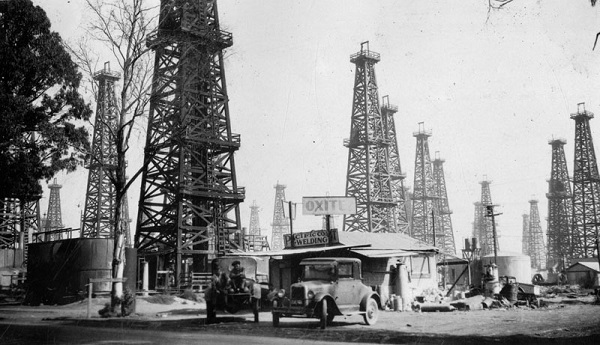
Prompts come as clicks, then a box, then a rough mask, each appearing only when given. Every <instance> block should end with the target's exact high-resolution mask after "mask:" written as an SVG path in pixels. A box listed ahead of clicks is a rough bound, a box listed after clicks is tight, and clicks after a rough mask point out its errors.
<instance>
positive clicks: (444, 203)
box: [433, 152, 456, 255]
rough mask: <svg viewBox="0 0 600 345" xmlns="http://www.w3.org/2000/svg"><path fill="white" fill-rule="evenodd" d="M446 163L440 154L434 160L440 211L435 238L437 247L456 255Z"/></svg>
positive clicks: (435, 183)
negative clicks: (445, 172) (445, 173)
mask: <svg viewBox="0 0 600 345" xmlns="http://www.w3.org/2000/svg"><path fill="white" fill-rule="evenodd" d="M444 162H445V160H443V159H441V158H440V157H439V152H436V153H435V159H434V160H433V181H434V191H435V195H436V197H437V198H438V199H437V200H436V201H437V204H438V205H437V209H438V210H439V218H438V219H439V223H438V224H436V225H435V227H436V230H435V237H436V241H435V242H436V245H437V246H438V247H440V248H441V249H442V251H443V252H445V253H448V254H452V255H455V254H456V245H455V242H454V231H453V229H452V218H451V216H450V215H451V214H452V210H450V206H449V203H448V192H447V189H446V178H445V176H444Z"/></svg>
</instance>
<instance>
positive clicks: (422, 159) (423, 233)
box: [411, 123, 440, 246]
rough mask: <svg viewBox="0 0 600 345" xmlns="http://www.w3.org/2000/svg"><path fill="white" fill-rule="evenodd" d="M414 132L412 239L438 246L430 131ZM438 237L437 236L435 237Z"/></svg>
mask: <svg viewBox="0 0 600 345" xmlns="http://www.w3.org/2000/svg"><path fill="white" fill-rule="evenodd" d="M422 125H423V123H420V124H419V127H420V128H419V131H418V132H414V133H413V136H414V137H415V138H417V148H416V154H415V179H414V184H413V195H412V235H411V236H412V237H414V238H416V239H418V240H421V241H424V242H427V243H430V244H433V243H435V245H436V246H439V244H438V243H437V242H436V241H435V240H434V231H435V232H436V233H437V231H438V230H439V224H440V220H439V219H440V218H439V209H438V198H437V195H436V191H435V183H434V179H433V170H432V164H431V157H430V155H429V141H428V138H429V137H430V136H431V132H430V131H426V130H425V129H424V128H422V127H423V126H422ZM434 227H435V228H434ZM436 237H438V236H436Z"/></svg>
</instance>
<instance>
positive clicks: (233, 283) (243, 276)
mask: <svg viewBox="0 0 600 345" xmlns="http://www.w3.org/2000/svg"><path fill="white" fill-rule="evenodd" d="M212 273H213V275H212V279H211V283H210V286H209V287H208V288H207V289H206V290H205V291H204V297H205V299H206V317H207V319H208V320H209V322H211V321H214V320H215V319H216V316H217V310H222V311H227V312H228V313H230V314H234V313H236V312H238V311H239V310H242V309H252V312H253V313H254V322H258V321H259V320H258V319H259V317H258V315H259V310H260V305H261V304H260V300H261V297H262V295H263V293H262V290H267V287H266V284H267V283H266V282H263V283H261V282H260V281H259V280H262V279H261V278H262V277H261V276H260V274H258V272H257V261H256V259H255V258H252V257H220V258H216V259H213V261H212ZM263 285H264V286H263Z"/></svg>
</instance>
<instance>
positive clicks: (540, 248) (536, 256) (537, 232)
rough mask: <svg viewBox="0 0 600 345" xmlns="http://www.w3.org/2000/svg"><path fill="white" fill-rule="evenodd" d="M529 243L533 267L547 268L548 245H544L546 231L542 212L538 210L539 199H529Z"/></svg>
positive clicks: (529, 253) (538, 268)
mask: <svg viewBox="0 0 600 345" xmlns="http://www.w3.org/2000/svg"><path fill="white" fill-rule="evenodd" d="M529 204H530V207H529V244H528V245H527V247H528V248H527V249H528V250H529V252H528V253H525V254H527V255H529V257H531V267H532V268H534V269H537V270H543V269H545V268H546V247H545V246H544V232H543V231H542V227H541V225H540V213H539V211H538V201H537V200H535V199H532V200H529Z"/></svg>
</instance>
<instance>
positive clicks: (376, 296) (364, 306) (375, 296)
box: [360, 292, 381, 311]
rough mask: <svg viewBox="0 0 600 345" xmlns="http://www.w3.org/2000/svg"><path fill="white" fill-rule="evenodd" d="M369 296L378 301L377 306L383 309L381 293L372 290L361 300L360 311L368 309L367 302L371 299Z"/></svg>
mask: <svg viewBox="0 0 600 345" xmlns="http://www.w3.org/2000/svg"><path fill="white" fill-rule="evenodd" d="M369 298H373V299H374V300H375V301H376V302H377V307H378V308H379V309H381V298H380V297H379V294H378V293H377V292H371V293H368V294H365V295H364V296H363V298H362V300H361V301H360V311H365V310H367V302H368V301H369Z"/></svg>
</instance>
